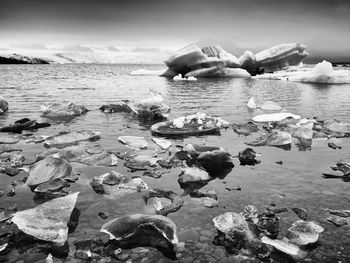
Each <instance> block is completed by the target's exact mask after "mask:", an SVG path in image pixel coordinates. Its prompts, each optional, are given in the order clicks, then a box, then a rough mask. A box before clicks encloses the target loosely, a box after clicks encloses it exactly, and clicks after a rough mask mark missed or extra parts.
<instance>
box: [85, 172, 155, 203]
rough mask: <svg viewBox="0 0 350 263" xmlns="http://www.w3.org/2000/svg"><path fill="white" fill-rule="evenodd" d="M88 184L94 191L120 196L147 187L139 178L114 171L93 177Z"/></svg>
mask: <svg viewBox="0 0 350 263" xmlns="http://www.w3.org/2000/svg"><path fill="white" fill-rule="evenodd" d="M90 185H91V187H92V188H93V189H94V190H95V192H96V193H99V194H107V195H111V196H112V197H118V196H119V197H120V196H123V195H125V194H129V193H134V192H137V191H140V190H141V189H148V186H147V184H146V183H145V182H144V181H143V180H142V179H141V178H139V177H135V178H130V177H127V176H125V175H123V174H120V173H118V172H115V171H111V172H109V173H105V174H102V175H99V176H95V177H93V178H92V180H91V182H90Z"/></svg>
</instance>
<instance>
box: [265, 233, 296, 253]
mask: <svg viewBox="0 0 350 263" xmlns="http://www.w3.org/2000/svg"><path fill="white" fill-rule="evenodd" d="M261 242H263V243H265V244H267V245H270V246H273V247H274V248H275V249H277V250H279V251H281V252H283V253H286V254H288V255H291V256H297V255H299V254H300V253H301V250H300V248H299V247H298V246H296V245H294V244H291V243H287V242H284V241H282V240H278V239H270V238H268V237H266V236H263V237H262V238H261Z"/></svg>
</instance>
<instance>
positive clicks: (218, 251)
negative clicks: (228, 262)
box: [214, 248, 226, 258]
mask: <svg viewBox="0 0 350 263" xmlns="http://www.w3.org/2000/svg"><path fill="white" fill-rule="evenodd" d="M214 255H215V256H216V257H217V258H223V257H225V256H226V251H225V250H224V249H222V248H217V249H215V252H214Z"/></svg>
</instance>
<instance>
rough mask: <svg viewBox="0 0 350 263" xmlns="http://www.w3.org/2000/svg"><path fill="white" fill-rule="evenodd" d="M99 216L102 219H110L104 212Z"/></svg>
mask: <svg viewBox="0 0 350 263" xmlns="http://www.w3.org/2000/svg"><path fill="white" fill-rule="evenodd" d="M98 216H99V217H101V218H102V219H107V218H108V217H109V216H108V214H106V213H104V212H100V213H98Z"/></svg>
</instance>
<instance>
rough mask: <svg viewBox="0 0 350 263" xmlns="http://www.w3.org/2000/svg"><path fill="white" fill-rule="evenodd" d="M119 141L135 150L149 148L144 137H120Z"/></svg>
mask: <svg viewBox="0 0 350 263" xmlns="http://www.w3.org/2000/svg"><path fill="white" fill-rule="evenodd" d="M118 141H120V142H122V143H124V144H126V145H128V146H130V147H132V148H135V149H144V148H147V142H146V140H145V138H144V137H137V136H119V137H118Z"/></svg>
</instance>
